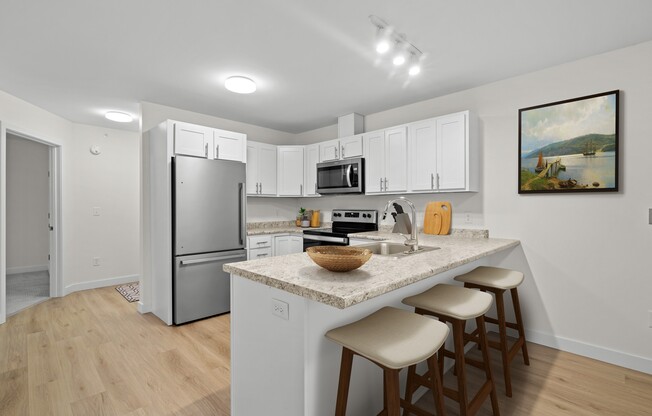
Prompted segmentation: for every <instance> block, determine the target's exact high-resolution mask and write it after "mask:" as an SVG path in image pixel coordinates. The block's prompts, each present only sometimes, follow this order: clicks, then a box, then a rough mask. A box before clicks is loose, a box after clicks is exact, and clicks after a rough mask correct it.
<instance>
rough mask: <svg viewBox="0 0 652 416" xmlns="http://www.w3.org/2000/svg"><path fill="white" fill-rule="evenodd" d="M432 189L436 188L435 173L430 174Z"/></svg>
mask: <svg viewBox="0 0 652 416" xmlns="http://www.w3.org/2000/svg"><path fill="white" fill-rule="evenodd" d="M430 189H435V174H434V173H431V174H430Z"/></svg>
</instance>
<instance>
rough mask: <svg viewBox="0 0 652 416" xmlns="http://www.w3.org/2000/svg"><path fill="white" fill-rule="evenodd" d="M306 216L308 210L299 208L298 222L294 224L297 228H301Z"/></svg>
mask: <svg viewBox="0 0 652 416" xmlns="http://www.w3.org/2000/svg"><path fill="white" fill-rule="evenodd" d="M304 215H306V209H305V208H304V207H301V208H299V214H298V215H297V220H296V221H295V222H294V224H295V225H296V226H297V227H301V221H303V217H304Z"/></svg>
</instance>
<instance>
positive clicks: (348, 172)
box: [346, 165, 353, 188]
mask: <svg viewBox="0 0 652 416" xmlns="http://www.w3.org/2000/svg"><path fill="white" fill-rule="evenodd" d="M351 173H353V165H349V166H347V168H346V183H347V185H349V188H350V187H352V186H353V185H351Z"/></svg>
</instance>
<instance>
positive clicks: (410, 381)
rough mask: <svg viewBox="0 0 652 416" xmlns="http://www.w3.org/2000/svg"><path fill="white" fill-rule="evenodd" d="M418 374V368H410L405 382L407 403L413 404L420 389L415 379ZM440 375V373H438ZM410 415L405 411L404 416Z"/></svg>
mask: <svg viewBox="0 0 652 416" xmlns="http://www.w3.org/2000/svg"><path fill="white" fill-rule="evenodd" d="M416 373H417V366H416V365H411V366H410V367H409V368H408V374H407V381H406V382H405V401H406V402H408V403H410V404H412V395H413V394H414V391H415V390H416V389H417V388H418V387H419V385H418V384H416V385H415V383H414V377H415V375H416ZM437 374H439V373H437ZM385 407H387V401H385ZM409 414H410V412H409V410H407V409H403V416H408V415H409Z"/></svg>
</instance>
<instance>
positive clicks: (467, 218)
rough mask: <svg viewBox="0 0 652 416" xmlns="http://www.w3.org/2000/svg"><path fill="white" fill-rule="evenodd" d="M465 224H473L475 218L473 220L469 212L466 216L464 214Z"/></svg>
mask: <svg viewBox="0 0 652 416" xmlns="http://www.w3.org/2000/svg"><path fill="white" fill-rule="evenodd" d="M464 222H465V223H466V224H471V223H473V218H471V213H469V212H467V213H466V214H464Z"/></svg>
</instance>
